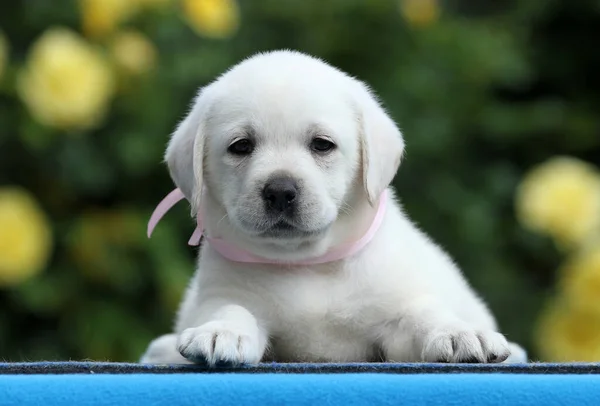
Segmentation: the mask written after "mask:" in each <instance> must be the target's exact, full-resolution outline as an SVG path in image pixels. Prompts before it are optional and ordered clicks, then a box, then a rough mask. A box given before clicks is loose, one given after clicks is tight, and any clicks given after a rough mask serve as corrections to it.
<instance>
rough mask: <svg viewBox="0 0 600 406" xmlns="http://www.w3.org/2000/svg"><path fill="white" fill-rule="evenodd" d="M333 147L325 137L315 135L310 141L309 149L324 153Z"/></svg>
mask: <svg viewBox="0 0 600 406" xmlns="http://www.w3.org/2000/svg"><path fill="white" fill-rule="evenodd" d="M334 148H335V144H334V143H333V142H331V141H329V140H327V139H325V138H321V137H317V138H314V139H313V140H312V142H311V143H310V149H312V150H313V151H315V152H319V153H321V154H322V153H325V152H329V151H332V150H333V149H334Z"/></svg>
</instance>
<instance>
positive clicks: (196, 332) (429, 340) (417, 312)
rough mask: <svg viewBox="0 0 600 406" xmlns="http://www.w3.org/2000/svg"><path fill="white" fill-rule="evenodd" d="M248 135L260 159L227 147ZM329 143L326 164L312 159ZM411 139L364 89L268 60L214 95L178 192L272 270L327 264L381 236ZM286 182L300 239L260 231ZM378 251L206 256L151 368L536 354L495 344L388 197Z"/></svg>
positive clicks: (284, 60)
mask: <svg viewBox="0 0 600 406" xmlns="http://www.w3.org/2000/svg"><path fill="white" fill-rule="evenodd" d="M248 134H250V136H251V137H253V138H252V139H253V140H255V141H256V149H255V151H254V152H253V153H252V155H251V156H249V157H245V158H240V157H236V156H232V155H231V154H228V153H227V147H228V146H229V145H230V144H231V143H232V142H234V141H235V140H236V139H239V138H240V137H242V138H243V137H247V136H249V135H248ZM316 135H318V136H326V137H328V138H329V139H331V140H333V141H334V142H335V144H336V145H337V148H336V149H335V151H333V152H332V153H330V154H328V155H327V156H319V155H315V154H314V153H311V151H310V149H309V148H308V147H307V146H308V145H309V143H310V141H311V139H312V137H314V136H316ZM403 151H404V141H403V139H402V135H401V133H400V131H399V130H398V128H397V126H396V125H395V123H394V122H393V121H392V119H391V118H390V117H389V116H388V115H387V114H386V112H385V111H384V109H383V108H382V107H381V106H380V104H379V103H378V102H377V101H376V99H375V98H374V96H373V94H372V93H371V92H370V90H369V89H368V88H367V87H366V86H365V85H364V84H363V83H361V82H359V81H358V80H356V79H354V78H351V77H349V76H348V75H346V74H344V73H342V72H341V71H339V70H337V69H335V68H333V67H331V66H329V65H328V64H326V63H324V62H322V61H320V60H317V59H315V58H312V57H309V56H306V55H303V54H300V53H297V52H291V51H277V52H270V53H265V54H259V55H256V56H254V57H252V58H249V59H247V60H245V61H243V62H242V63H240V64H238V65H237V66H235V67H234V68H232V69H231V70H229V71H228V72H226V73H225V74H224V75H222V76H221V77H220V78H218V79H217V80H216V81H215V82H213V83H211V84H210V85H208V86H207V87H205V88H203V89H202V90H201V91H200V92H199V95H198V97H197V98H196V99H195V101H194V104H193V106H192V110H191V112H190V114H189V115H188V116H187V117H186V118H185V120H184V121H183V122H182V123H181V124H180V125H179V126H178V128H177V130H176V131H175V133H174V135H173V137H172V139H171V143H170V144H169V147H168V149H167V153H166V160H167V162H168V165H169V168H170V171H171V174H172V176H173V179H174V182H175V183H176V185H177V186H178V187H180V188H181V189H182V190H183V192H184V194H185V195H186V197H187V198H188V200H190V202H191V203H192V213H193V214H194V213H195V212H196V210H198V208H201V214H202V215H203V217H204V219H205V221H206V229H207V233H208V234H209V235H211V236H213V237H221V238H225V239H226V240H227V241H229V242H230V243H232V244H235V245H237V246H238V247H241V248H244V249H246V250H249V251H251V252H253V253H254V254H256V255H260V256H263V257H267V258H272V259H284V260H298V259H303V258H307V257H313V256H317V255H321V254H323V253H324V252H326V251H327V250H328V249H330V248H332V247H335V246H337V245H339V244H341V243H343V242H346V241H348V240H349V239H356V238H358V237H359V236H360V235H361V234H362V233H363V232H364V231H365V229H366V228H367V227H368V226H369V224H370V222H371V220H372V218H373V215H374V211H375V208H376V207H377V203H378V199H379V196H380V194H381V192H382V191H383V190H384V189H386V188H388V186H389V184H390V182H391V181H392V179H393V177H394V175H395V173H396V171H397V169H398V166H399V163H400V158H401V156H402V155H403ZM276 173H286V174H291V175H292V176H294V178H295V179H297V180H298V182H300V184H301V196H300V200H299V203H298V204H299V215H298V218H297V221H296V222H295V223H294V224H295V225H296V226H297V227H298V230H302V231H303V232H306V233H303V232H300V231H299V234H297V235H289V236H284V237H282V238H274V237H272V236H271V237H269V236H268V235H265V234H263V233H264V232H265V230H267V229H268V228H269V225H270V223H269V221H270V220H269V218H268V217H267V215H266V214H265V213H264V212H263V209H262V207H263V205H262V202H261V198H260V190H261V187H262V186H263V185H264V183H265V182H266V181H267V179H268V178H269V176H272V175H273V174H276ZM388 199H389V202H388V211H387V212H386V215H385V218H384V221H383V224H382V226H381V228H380V229H379V231H378V232H377V234H376V235H375V237H374V238H373V240H372V241H371V242H370V243H369V244H368V245H367V246H366V248H364V249H363V250H362V251H361V252H359V253H358V254H357V255H355V256H354V257H352V258H347V259H344V260H341V261H338V262H334V263H329V264H324V265H318V266H310V267H306V266H301V267H293V266H291V267H286V266H273V265H250V264H243V263H234V262H231V261H229V260H227V259H225V258H223V257H221V256H220V255H219V254H218V253H216V252H215V251H213V250H212V249H211V247H210V244H204V245H203V247H202V248H201V252H200V255H199V261H198V268H197V271H196V274H195V276H194V277H193V279H192V281H191V283H190V286H189V288H188V290H187V292H186V294H185V298H184V300H183V303H182V305H181V308H180V311H179V314H178V317H177V321H176V325H175V331H174V333H173V334H168V335H165V336H162V337H159V338H158V339H156V340H155V341H154V342H152V343H151V345H150V347H149V348H148V350H147V352H146V354H144V356H143V357H142V362H151V363H188V362H190V361H193V362H199V361H206V362H208V364H209V365H215V364H217V363H220V362H229V363H233V364H239V363H250V364H252V363H257V362H259V361H260V360H265V359H273V360H277V361H282V362H283V361H288V362H289V361H314V362H334V361H338V362H344V361H377V360H382V359H383V360H387V361H394V362H402V361H404V362H412V361H415V362H418V361H446V362H469V361H472V362H502V361H504V360H506V359H507V357H509V355H511V353H512V356H511V357H510V358H508V360H509V361H511V362H520V361H525V359H524V358H525V354H524V352H523V351H522V350H521V349H520V347H518V346H517V345H516V344H512V343H511V344H510V345H509V343H508V342H507V341H506V339H505V338H504V336H503V335H501V334H500V333H498V332H497V326H496V322H495V321H494V318H493V316H492V315H491V314H490V312H489V311H488V309H487V308H486V306H485V304H484V303H483V302H482V301H481V300H480V299H479V298H478V296H477V295H476V294H475V293H474V292H473V290H472V289H471V288H470V287H469V285H468V284H467V282H466V281H465V279H464V278H463V276H462V274H461V272H460V270H459V269H458V268H457V267H456V266H455V264H454V263H453V261H452V260H451V259H450V258H449V257H448V256H447V255H446V253H445V252H444V251H443V250H442V249H441V248H440V247H438V246H437V245H436V244H435V243H434V242H432V241H431V240H430V239H429V238H428V237H427V236H426V235H425V234H424V233H422V232H421V231H420V230H418V229H417V228H416V227H415V225H414V224H413V223H411V221H410V220H409V219H408V218H407V216H406V215H405V214H404V213H403V211H402V209H401V207H400V205H399V204H398V203H397V201H396V197H395V195H394V193H393V191H392V190H390V193H389V197H388Z"/></svg>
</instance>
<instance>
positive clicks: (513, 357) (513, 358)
mask: <svg viewBox="0 0 600 406" xmlns="http://www.w3.org/2000/svg"><path fill="white" fill-rule="evenodd" d="M508 346H509V348H510V356H509V357H508V358H506V359H505V360H504V363H505V364H526V363H527V352H526V351H525V350H524V349H523V348H522V347H521V346H520V345H518V344H516V343H508Z"/></svg>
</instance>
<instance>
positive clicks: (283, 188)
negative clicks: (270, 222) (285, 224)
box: [262, 176, 298, 216]
mask: <svg viewBox="0 0 600 406" xmlns="http://www.w3.org/2000/svg"><path fill="white" fill-rule="evenodd" d="M297 197H298V184H297V183H296V181H295V180H294V179H293V178H291V177H289V176H280V177H275V178H272V179H270V180H269V181H267V183H266V184H265V187H264V189H263V191H262V198H263V200H264V202H265V208H266V211H267V212H268V213H270V214H272V215H282V214H284V215H286V216H293V214H294V212H295V209H296V202H297Z"/></svg>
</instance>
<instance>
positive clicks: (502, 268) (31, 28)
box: [0, 0, 600, 361]
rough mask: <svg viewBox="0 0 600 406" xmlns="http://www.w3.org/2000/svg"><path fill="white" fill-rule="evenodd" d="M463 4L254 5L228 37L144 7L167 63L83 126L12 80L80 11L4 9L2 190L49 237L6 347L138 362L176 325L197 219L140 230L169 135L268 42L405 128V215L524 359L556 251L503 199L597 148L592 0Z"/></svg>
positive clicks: (18, 355) (164, 187)
mask: <svg viewBox="0 0 600 406" xmlns="http://www.w3.org/2000/svg"><path fill="white" fill-rule="evenodd" d="M471 3H472V2H467V1H458V0H454V1H448V2H445V3H442V4H441V5H440V7H441V8H442V14H441V17H440V19H439V20H438V21H435V22H432V23H431V24H430V25H429V26H426V27H420V28H417V27H412V26H410V25H409V24H407V23H406V21H405V20H404V19H403V18H402V15H401V14H400V13H399V11H398V5H397V2H395V1H385V0H376V1H359V0H351V1H342V0H338V1H329V2H324V1H320V2H315V1H304V0H303V1H299V0H295V1H287V2H281V1H275V0H265V1H255V2H249V1H245V2H241V8H242V15H241V16H242V20H241V21H242V25H241V29H240V31H239V32H238V33H237V35H236V36H235V37H233V38H231V39H229V40H211V39H205V38H199V37H198V36H197V35H195V34H194V33H193V31H192V30H191V29H190V28H188V27H187V26H186V25H185V24H183V23H182V21H181V19H180V18H178V15H177V12H176V11H170V12H166V13H150V14H148V15H144V16H142V17H140V18H138V19H136V20H134V21H133V22H131V25H132V26H134V27H137V28H138V29H140V30H142V31H143V32H144V33H145V34H146V35H147V36H149V37H150V38H151V39H152V41H153V42H154V43H155V44H156V46H157V47H158V51H159V66H158V68H157V69H156V70H155V71H154V73H153V74H151V75H150V76H149V77H146V78H143V79H140V80H139V81H137V82H136V83H135V84H134V85H132V86H131V87H130V88H129V89H128V91H127V92H124V93H122V94H120V95H119V96H118V97H117V98H116V100H115V101H114V102H113V104H112V106H111V111H110V114H109V116H108V117H107V119H106V121H105V122H104V124H103V125H102V126H101V127H100V128H99V129H97V130H94V131H90V132H85V133H65V132H60V131H57V130H53V129H49V128H45V127H43V126H41V125H40V124H37V123H36V122H34V121H33V119H32V118H31V116H30V115H29V114H28V112H27V111H26V109H25V107H24V106H23V105H22V104H21V102H20V101H19V100H18V98H17V97H16V96H15V89H14V87H15V85H14V78H15V75H16V71H17V70H18V68H19V66H20V65H21V64H22V63H23V61H24V58H25V55H26V52H27V49H28V48H29V46H30V45H31V43H32V42H33V41H34V40H35V39H36V37H37V36H39V35H40V34H41V33H42V32H43V30H44V29H46V28H47V27H50V26H53V25H66V26H70V27H72V28H74V29H77V28H78V27H79V22H78V14H77V11H76V7H75V5H74V3H71V2H67V1H63V2H62V6H60V7H59V6H55V5H54V3H53V6H52V7H49V6H48V4H49V3H48V2H46V1H42V0H35V1H27V2H25V1H15V2H12V3H10V4H9V3H6V4H4V5H2V6H1V8H0V9H1V10H2V12H0V27H2V30H3V31H4V32H5V34H6V36H7V37H8V40H9V43H10V45H11V54H10V56H11V64H12V65H11V67H10V69H9V70H8V71H7V72H5V77H4V79H3V80H2V83H1V89H2V91H1V93H0V129H1V130H0V184H1V185H11V184H17V185H21V186H23V187H25V188H27V189H28V190H29V191H31V192H32V193H33V194H34V195H35V196H36V198H37V199H38V200H39V201H40V203H41V204H42V206H43V208H44V210H45V211H46V212H47V213H48V215H49V217H50V218H51V220H52V225H53V231H54V238H55V240H56V248H55V251H54V255H53V257H52V260H51V262H50V264H49V265H48V268H47V269H46V270H45V271H44V273H43V274H41V275H40V276H38V277H36V278H34V279H32V280H29V281H28V282H26V283H25V284H23V285H20V286H18V287H14V288H10V289H9V288H6V289H4V290H2V291H0V307H1V308H2V311H1V312H0V357H2V358H4V359H9V360H15V361H16V360H21V359H29V360H32V359H39V358H44V359H83V358H92V359H110V360H114V361H134V360H136V359H137V358H138V357H139V355H140V354H141V352H142V351H143V350H144V348H145V346H146V345H147V343H148V342H149V341H150V340H151V339H152V338H153V337H155V336H157V335H159V334H163V333H165V332H167V331H168V330H169V329H170V326H171V322H172V319H173V317H174V312H175V310H176V306H177V303H178V301H179V300H180V297H181V292H182V289H183V288H184V287H185V285H186V283H187V281H188V279H189V277H190V276H191V274H192V272H193V265H194V255H195V250H194V249H190V248H189V247H188V246H187V244H186V241H187V237H188V236H189V234H190V232H191V231H192V229H193V226H194V225H193V223H192V221H191V220H190V219H189V216H188V212H187V208H185V207H183V206H180V207H178V208H177V209H176V210H174V211H173V212H171V213H170V214H169V216H168V218H167V219H166V221H163V222H162V223H161V225H160V227H159V228H158V230H157V231H156V233H155V235H154V236H153V238H152V239H151V240H147V239H146V237H145V230H144V225H145V224H144V223H145V221H146V219H147V218H148V216H149V214H150V212H151V210H152V209H153V207H154V205H155V204H156V203H157V202H158V201H159V200H160V199H161V198H162V197H163V196H164V195H165V194H166V193H167V192H168V191H170V190H171V188H172V182H171V180H170V179H169V177H168V174H167V171H166V167H165V166H164V164H163V163H162V162H161V161H162V154H163V151H164V147H165V144H166V142H167V140H168V136H169V133H170V132H171V131H172V129H173V128H174V126H175V125H176V123H177V122H178V121H179V120H180V119H181V118H182V116H183V115H184V114H185V112H186V111H187V108H188V105H189V103H190V101H191V99H192V97H193V95H194V93H195V92H196V90H197V89H198V87H200V86H202V85H204V84H206V83H207V82H209V81H211V80H212V79H214V78H215V77H216V76H217V75H219V74H220V73H221V72H223V71H224V70H225V69H227V68H228V67H229V66H230V65H232V64H234V63H236V62H238V61H239V60H240V59H242V58H244V57H247V56H249V55H251V54H253V53H255V52H258V51H265V50H270V49H277V48H293V49H298V50H301V51H305V52H308V53H310V54H314V55H316V56H319V57H322V58H323V59H325V60H327V61H328V62H331V63H332V64H334V65H336V66H338V67H339V68H341V69H343V70H345V71H347V72H349V73H351V74H352V75H354V76H357V77H358V78H360V79H362V80H365V81H367V82H368V83H370V84H371V86H372V87H373V89H374V90H375V91H376V92H377V93H378V94H379V95H380V97H381V100H382V101H383V102H384V104H385V105H386V106H387V107H388V110H389V111H390V112H391V114H392V115H393V117H394V118H395V119H396V120H397V122H398V123H399V124H400V126H401V128H402V129H403V132H404V134H405V137H406V141H407V155H406V159H405V161H404V162H403V164H402V166H401V169H400V172H399V175H398V177H397V179H396V181H395V186H396V187H397V189H398V191H399V194H400V196H401V199H402V202H403V205H404V207H405V209H406V211H407V212H408V213H409V215H410V216H411V217H412V218H413V219H414V220H415V221H416V222H417V223H418V224H419V225H420V227H421V228H422V229H424V230H425V231H426V232H428V233H429V234H430V235H432V236H433V238H434V239H435V240H436V241H438V242H439V243H440V244H441V245H442V246H444V247H445V248H446V249H447V251H448V252H449V253H450V254H451V255H452V256H453V257H454V258H455V259H456V261H457V262H458V264H459V265H460V266H461V267H462V268H463V269H464V272H465V274H466V275H467V277H468V279H469V280H470V282H471V283H472V284H473V285H474V287H475V288H476V289H477V290H478V291H479V292H480V293H481V296H482V297H483V298H484V299H485V300H486V301H487V302H488V303H489V304H490V306H491V308H492V309H493V311H494V312H495V314H496V315H497V317H498V319H499V322H500V325H501V327H502V329H503V331H504V332H506V334H507V335H508V336H509V338H510V339H511V340H514V341H518V342H521V343H523V344H524V345H526V346H527V347H528V349H529V350H530V351H533V352H534V354H535V348H533V347H532V346H531V343H530V338H531V333H532V329H533V326H534V323H535V320H536V318H537V315H538V313H539V311H540V307H541V305H542V304H543V301H544V300H545V298H546V295H547V293H548V290H549V289H550V287H551V286H552V285H553V281H554V269H555V268H556V267H557V265H558V258H559V257H558V255H557V253H556V252H555V251H554V248H553V247H552V245H551V244H550V242H549V241H546V240H543V239H541V238H540V237H537V236H533V235H530V234H528V233H526V232H524V231H523V230H522V229H521V228H520V227H519V226H518V224H517V223H516V220H515V217H514V212H513V196H514V191H515V187H516V185H517V184H518V182H519V180H520V179H521V177H522V175H523V172H524V171H525V170H527V169H528V168H529V167H530V166H532V165H534V164H536V163H538V162H540V161H541V160H543V159H545V158H547V157H548V156H551V155H554V154H557V153H570V154H575V155H579V156H581V157H583V158H591V159H592V160H593V158H594V157H597V156H599V155H598V154H599V153H600V119H599V118H598V117H599V116H598V114H597V110H598V107H599V106H600V79H599V76H598V75H597V73H598V72H599V71H600V53H598V52H597V43H596V41H595V38H598V34H599V32H598V31H599V30H600V28H599V27H600V21H599V20H600V7H599V6H598V2H597V1H591V0H590V1H580V2H569V1H567V0H564V1H557V0H555V1H533V0H532V1H528V2H516V1H513V2H507V3H510V4H509V5H506V6H504V7H500V8H498V7H496V6H494V7H493V8H492V6H493V4H492V3H494V2H490V1H487V2H482V4H480V5H478V6H477V10H475V9H473V5H472V4H471ZM89 213H99V214H97V216H88V214H89ZM112 216H117V220H115V223H116V224H119V226H118V227H115V226H114V225H112V226H111V224H113V223H111V220H108V218H113V217H112ZM119 216H121V217H119ZM89 218H100V220H98V221H97V222H96V223H95V224H96V225H95V226H94V227H96V228H94V230H97V229H100V230H101V231H89V232H90V233H92V235H93V236H94V237H93V239H92V240H91V241H93V246H92V247H91V248H90V247H87V246H86V247H84V248H82V247H81V245H82V244H88V243H89V241H88V240H86V238H87V237H83V236H82V235H84V234H82V233H83V231H81V227H82V226H81V224H82V222H84V223H85V219H89ZM102 219H105V220H102ZM98 223H99V224H98ZM0 227H1V225H0ZM111 227H112V228H111ZM82 252H83V254H82ZM90 252H92V254H90Z"/></svg>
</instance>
